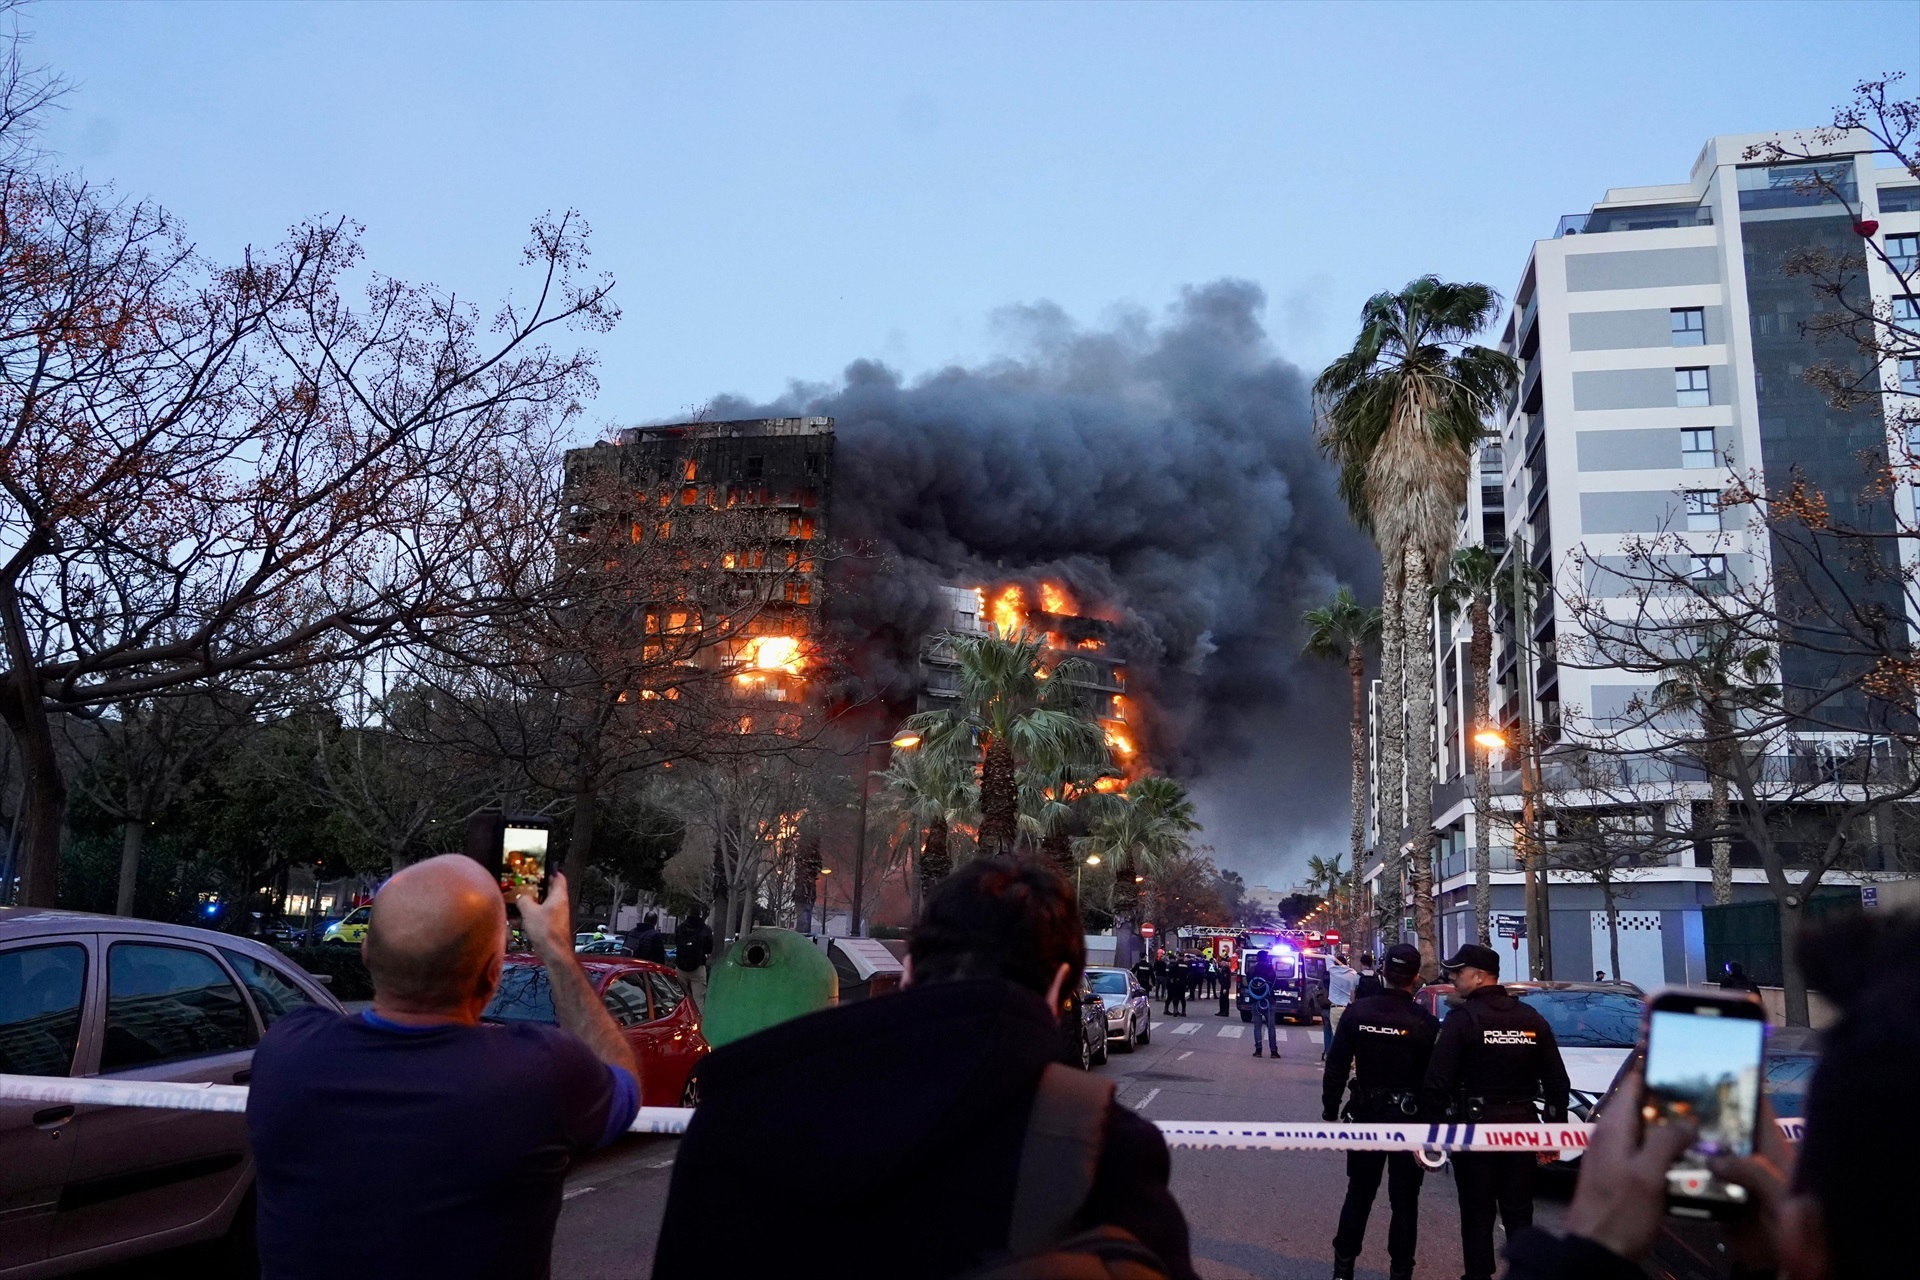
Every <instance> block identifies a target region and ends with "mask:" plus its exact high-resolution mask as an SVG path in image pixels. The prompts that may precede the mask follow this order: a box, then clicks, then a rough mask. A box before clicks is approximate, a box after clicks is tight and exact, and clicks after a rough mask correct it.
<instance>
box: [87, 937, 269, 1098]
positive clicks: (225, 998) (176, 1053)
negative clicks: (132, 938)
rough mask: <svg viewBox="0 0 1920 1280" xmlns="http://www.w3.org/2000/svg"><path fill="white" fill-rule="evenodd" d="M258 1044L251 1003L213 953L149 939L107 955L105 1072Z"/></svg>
mask: <svg viewBox="0 0 1920 1280" xmlns="http://www.w3.org/2000/svg"><path fill="white" fill-rule="evenodd" d="M252 1043H253V1019H252V1018H250V1017H248V1016H247V1002H246V1001H245V999H243V998H242V997H241V995H240V988H238V987H236V986H234V985H233V979H231V978H229V977H228V976H227V975H226V971H225V970H223V969H221V967H220V966H219V965H217V964H215V963H214V961H213V957H212V956H210V955H207V954H206V953H205V952H202V951H189V950H187V949H186V948H185V947H162V946H155V945H153V944H150V943H144V942H116V943H115V944H114V945H113V947H112V948H111V949H110V950H109V951H108V952H107V1038H106V1041H105V1043H104V1044H103V1045H102V1046H101V1049H100V1070H101V1072H102V1073H105V1072H109V1071H125V1070H126V1069H127V1068H129V1067H144V1066H150V1065H152V1064H154V1063H157V1062H174V1061H178V1060H179V1059H182V1058H201V1057H207V1056H209V1055H212V1054H216V1053H233V1052H235V1051H236V1050H240V1049H245V1048H246V1047H248V1046H249V1045H251V1044H252Z"/></svg>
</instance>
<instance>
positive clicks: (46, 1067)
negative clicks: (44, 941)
mask: <svg viewBox="0 0 1920 1280" xmlns="http://www.w3.org/2000/svg"><path fill="white" fill-rule="evenodd" d="M86 989H87V952H86V948H84V947H81V946H79V945H77V944H75V943H71V942H62V943H59V944H57V945H55V946H50V947H22V948H21V949H20V950H18V951H5V952H0V1072H5V1073H6V1074H7V1075H13V1076H64V1075H69V1074H71V1073H72V1071H73V1050H74V1047H75V1046H76V1045H78V1044H79V1043H80V1001H81V997H82V995H83V994H84V993H85V991H86Z"/></svg>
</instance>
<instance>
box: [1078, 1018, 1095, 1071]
mask: <svg viewBox="0 0 1920 1280" xmlns="http://www.w3.org/2000/svg"><path fill="white" fill-rule="evenodd" d="M1080 1069H1081V1070H1082V1071H1091V1070H1093V1046H1092V1045H1090V1044H1088V1043H1087V1029H1086V1028H1085V1027H1082V1028H1080Z"/></svg>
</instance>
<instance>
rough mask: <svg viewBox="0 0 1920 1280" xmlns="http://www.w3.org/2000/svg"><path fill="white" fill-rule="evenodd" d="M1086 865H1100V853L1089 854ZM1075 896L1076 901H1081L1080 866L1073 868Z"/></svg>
mask: <svg viewBox="0 0 1920 1280" xmlns="http://www.w3.org/2000/svg"><path fill="white" fill-rule="evenodd" d="M1086 865H1087V866H1089V867H1097V866H1099V865H1100V855H1099V854H1097V853H1090V854H1088V855H1087V861H1086ZM1073 897H1074V900H1075V901H1076V902H1077V901H1079V898H1080V868H1079V867H1075V868H1074V869H1073Z"/></svg>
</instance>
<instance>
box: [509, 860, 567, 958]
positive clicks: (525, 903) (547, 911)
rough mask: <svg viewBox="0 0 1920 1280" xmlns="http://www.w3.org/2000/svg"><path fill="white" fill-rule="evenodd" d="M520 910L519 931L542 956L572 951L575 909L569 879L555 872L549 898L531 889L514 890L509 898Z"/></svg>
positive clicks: (550, 884) (550, 883) (548, 892)
mask: <svg viewBox="0 0 1920 1280" xmlns="http://www.w3.org/2000/svg"><path fill="white" fill-rule="evenodd" d="M507 900H508V901H509V902H510V903H512V904H513V905H515V906H516V907H518V908H519V910H520V929H521V932H523V933H525V934H526V935H527V941H528V943H530V944H531V945H532V947H533V949H534V951H536V952H537V953H539V954H540V955H541V956H542V957H544V956H546V955H547V954H548V953H549V952H550V951H555V950H560V951H565V952H566V953H567V954H569V955H571V954H572V952H573V909H572V904H571V903H570V902H569V901H568V899H567V878H566V877H565V876H563V875H560V874H558V873H555V875H554V876H553V878H552V879H551V880H550V881H549V882H548V884H547V893H546V897H544V898H542V897H541V896H539V895H538V894H536V893H535V892H534V891H533V890H532V889H528V888H524V887H520V888H515V889H513V890H512V891H511V892H510V894H509V896H508V899H507Z"/></svg>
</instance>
